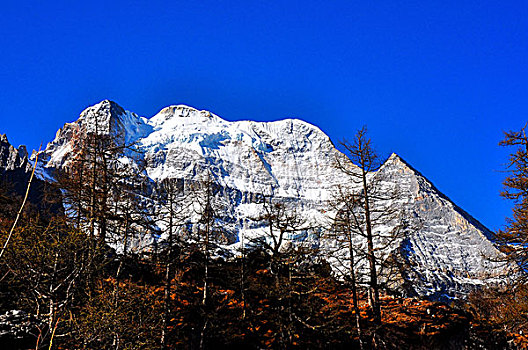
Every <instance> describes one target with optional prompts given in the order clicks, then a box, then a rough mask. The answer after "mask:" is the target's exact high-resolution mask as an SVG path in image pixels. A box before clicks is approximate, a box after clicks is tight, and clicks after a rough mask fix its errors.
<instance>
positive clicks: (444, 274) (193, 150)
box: [11, 100, 504, 299]
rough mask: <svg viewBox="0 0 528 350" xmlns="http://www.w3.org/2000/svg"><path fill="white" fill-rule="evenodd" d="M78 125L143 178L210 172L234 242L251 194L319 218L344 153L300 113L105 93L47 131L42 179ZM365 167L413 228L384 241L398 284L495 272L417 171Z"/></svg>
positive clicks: (467, 220) (451, 287)
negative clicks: (250, 113)
mask: <svg viewBox="0 0 528 350" xmlns="http://www.w3.org/2000/svg"><path fill="white" fill-rule="evenodd" d="M96 121H97V122H96ZM87 131H90V132H95V133H98V134H104V135H111V136H112V137H114V138H115V139H116V140H117V141H118V143H121V144H128V145H134V148H135V149H136V152H132V151H129V152H128V153H126V154H125V155H124V156H123V158H122V159H121V160H120V161H121V163H122V164H127V166H134V167H136V168H137V169H138V172H140V169H144V170H143V171H142V175H143V176H144V177H145V178H146V179H148V181H147V182H148V183H150V184H151V185H153V184H155V183H159V182H160V181H162V180H163V179H166V178H172V179H179V180H181V181H182V183H187V182H192V181H195V180H196V179H201V178H205V177H209V178H211V179H212V180H214V181H215V182H216V183H217V184H218V185H220V186H221V187H222V188H223V191H221V196H222V197H223V200H224V201H226V202H227V203H228V208H227V209H226V211H227V214H226V216H229V217H230V220H227V219H226V223H227V222H228V221H229V222H228V223H229V227H230V230H231V232H232V235H233V236H232V239H230V240H229V242H231V243H233V242H236V243H237V244H240V238H241V235H242V234H244V235H245V236H246V237H255V236H258V235H262V232H263V230H265V227H263V226H262V224H259V223H257V222H255V221H254V220H253V219H254V218H255V217H257V216H258V215H259V214H260V213H261V211H262V208H261V207H260V206H259V205H258V204H257V203H256V198H258V197H262V196H263V195H264V196H273V197H274V198H275V200H278V201H281V202H283V203H288V204H291V205H294V206H295V207H296V208H297V212H298V214H299V215H301V216H302V217H304V218H306V219H307V220H308V221H309V222H311V223H324V222H328V216H329V215H331V213H330V214H329V213H328V212H326V210H327V208H328V206H327V201H328V200H329V199H331V198H332V193H333V191H334V188H335V186H336V185H338V184H340V183H343V182H345V181H347V180H346V178H345V177H343V176H342V175H340V174H339V172H337V171H336V169H335V167H334V166H333V164H334V162H335V160H336V157H340V158H341V159H343V158H342V157H344V155H343V154H341V153H340V152H339V151H338V150H337V149H336V148H335V147H334V145H333V144H332V142H331V141H330V139H329V138H328V136H327V135H325V134H324V133H323V132H322V131H321V130H320V129H318V128H317V127H315V126H313V125H310V124H308V123H306V122H303V121H301V120H293V119H286V120H281V121H276V122H267V123H263V122H254V121H236V122H230V121H226V120H223V119H221V118H220V117H218V116H216V115H214V114H212V113H210V112H208V111H199V110H196V109H194V108H191V107H188V106H184V105H177V106H170V107H166V108H164V109H162V110H161V111H160V112H159V113H158V114H156V115H155V116H153V117H152V118H150V119H147V118H144V117H140V116H138V115H137V114H135V113H132V112H129V111H125V110H124V109H123V108H121V107H120V106H118V105H117V104H116V103H114V102H111V101H108V100H105V101H102V102H101V103H99V104H97V105H95V106H92V107H89V108H87V109H86V110H85V111H83V112H82V113H81V116H80V118H79V119H78V120H77V121H75V122H73V123H68V124H65V126H64V127H63V128H62V129H61V130H59V131H58V132H57V136H56V138H55V140H53V141H52V142H51V143H49V144H48V146H47V147H46V149H45V150H44V152H43V156H42V157H41V162H40V164H39V172H38V174H39V176H40V177H41V178H42V179H52V178H53V175H54V171H55V170H56V169H60V168H67V167H68V164H69V163H70V161H71V159H72V157H73V146H72V140H73V139H74V137H75V135H76V134H78V133H86V132H87ZM11 162H13V161H11ZM14 162H16V160H15V161H14ZM140 164H142V165H140ZM349 166H350V169H351V170H352V171H354V169H355V166H354V165H353V164H351V163H349ZM371 176H377V177H381V178H382V179H383V181H385V182H386V184H387V186H389V187H395V188H396V187H397V188H398V190H399V192H400V193H401V194H402V195H401V196H400V198H399V199H398V200H397V201H395V202H394V203H392V204H391V205H394V206H395V207H397V208H401V209H402V210H405V212H406V213H407V214H409V215H410V217H409V220H411V221H412V225H411V227H414V228H415V230H413V231H410V232H407V235H406V236H405V237H403V238H402V239H400V240H398V242H397V243H396V244H395V245H394V246H392V247H391V248H390V250H391V251H390V252H397V253H398V254H399V255H400V256H401V257H402V258H403V260H404V262H405V265H406V266H407V267H406V269H405V274H406V277H407V279H412V280H413V283H412V287H408V288H406V291H405V292H406V293H407V294H415V295H427V296H431V297H433V298H437V299H438V298H446V297H448V298H449V297H456V296H460V295H463V294H464V293H466V292H467V291H468V290H470V289H471V288H473V287H474V286H476V285H479V284H482V283H486V281H488V280H491V281H498V280H500V277H499V275H500V274H501V273H504V266H503V264H501V263H499V262H494V261H493V260H496V259H497V258H498V257H500V253H499V252H498V250H497V249H496V248H495V247H494V246H493V244H492V243H491V241H490V237H491V234H490V232H489V231H488V230H487V229H486V228H485V227H484V226H483V225H481V224H480V223H479V222H478V221H477V220H475V219H474V218H472V217H471V216H470V215H468V214H467V213H465V212H464V211H463V210H462V209H460V208H458V207H457V206H456V205H454V204H453V203H452V202H451V201H450V200H449V199H448V198H447V197H446V196H444V195H443V194H442V193H440V192H439V191H438V190H437V189H436V188H435V187H434V186H433V185H432V184H431V183H430V182H429V181H428V180H427V179H426V178H425V177H424V176H422V175H421V174H420V173H419V172H417V171H416V170H414V169H413V168H412V167H411V166H409V165H408V164H407V163H405V162H404V161H403V160H402V159H401V158H399V157H398V156H396V155H393V156H391V157H390V158H389V160H388V161H387V162H386V163H385V164H384V166H382V168H381V169H380V170H379V171H378V173H376V174H371ZM151 193H152V187H151V188H150V189H146V190H145V196H146V197H148V196H149V195H150V196H151ZM152 200H153V201H154V203H155V202H156V199H155V198H152ZM154 205H156V204H154ZM160 225H162V224H160ZM377 229H378V230H390V229H391V227H388V226H387V227H379V228H377ZM303 237H304V236H303ZM237 244H232V245H231V247H236V246H237ZM390 252H389V253H390Z"/></svg>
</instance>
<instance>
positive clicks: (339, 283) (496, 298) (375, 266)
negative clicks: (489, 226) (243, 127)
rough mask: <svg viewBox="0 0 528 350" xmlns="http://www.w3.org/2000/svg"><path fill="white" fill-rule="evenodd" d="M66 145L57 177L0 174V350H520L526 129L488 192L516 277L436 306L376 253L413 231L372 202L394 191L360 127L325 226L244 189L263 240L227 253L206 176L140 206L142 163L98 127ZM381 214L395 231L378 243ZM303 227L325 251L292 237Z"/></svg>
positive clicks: (527, 199)
mask: <svg viewBox="0 0 528 350" xmlns="http://www.w3.org/2000/svg"><path fill="white" fill-rule="evenodd" d="M72 142H73V149H74V155H75V156H74V157H73V159H72V161H71V163H70V164H69V166H68V167H67V168H65V169H64V170H63V171H61V172H59V173H57V174H56V179H57V181H56V182H54V183H45V184H43V183H39V182H37V180H36V179H35V176H34V171H35V169H33V173H31V172H28V173H26V176H25V178H24V184H23V186H21V184H20V183H16V184H14V183H13V182H12V179H11V178H9V177H5V176H4V177H3V178H1V179H0V180H1V185H0V246H1V247H2V248H1V251H0V315H1V316H0V343H1V346H2V348H10V349H116V350H117V349H218V348H244V349H262V348H273V349H291V348H299V349H320V348H331V349H340V348H352V349H476V348H479V349H516V348H528V339H527V338H526V336H525V335H526V332H528V288H527V285H526V283H527V281H526V273H525V271H526V264H527V262H528V247H527V246H526V240H527V238H528V173H527V172H526V169H527V168H528V167H527V166H528V138H527V137H526V134H525V131H524V129H521V130H520V131H512V132H507V133H505V137H504V140H503V141H502V142H501V144H500V145H501V146H504V147H508V148H509V149H511V150H512V152H511V158H510V162H509V164H508V165H507V169H506V170H507V171H508V177H507V178H506V180H505V182H504V192H503V193H502V196H504V197H505V198H508V199H511V200H512V202H513V203H514V208H513V215H512V217H511V218H509V219H508V220H507V225H506V226H505V228H504V229H503V230H501V231H499V232H496V237H495V244H496V245H497V246H499V247H500V249H501V251H503V252H504V253H505V259H507V260H508V262H509V263H511V264H515V266H517V267H518V274H517V275H516V277H515V279H513V280H511V281H510V282H509V283H503V284H500V285H496V286H486V287H483V288H481V289H476V290H474V291H473V292H472V293H471V294H469V296H468V297H467V299H465V300H464V299H460V300H453V301H451V302H450V303H445V302H444V303H442V302H439V301H431V300H427V299H423V298H419V297H417V296H412V295H408V293H405V291H406V289H405V284H409V283H411V284H412V283H413V281H412V280H408V279H406V266H405V264H404V262H403V261H402V259H401V257H399V256H397V255H396V254H392V255H390V256H388V257H387V256H386V254H385V251H386V249H388V248H387V247H388V246H390V244H391V242H393V241H395V240H397V239H400V238H401V237H402V235H405V234H408V232H410V231H412V230H413V229H416V228H415V227H413V226H412V224H409V222H408V220H407V218H406V217H405V215H401V213H400V214H399V215H396V213H395V212H394V209H391V208H385V207H384V206H379V205H377V204H376V203H383V202H386V201H390V200H397V198H398V195H399V194H398V192H397V191H396V190H394V191H392V190H391V191H387V189H386V187H384V184H383V183H376V182H375V181H371V180H370V179H369V177H368V174H369V173H370V172H372V171H376V170H377V169H378V168H379V167H380V165H381V164H382V159H381V158H380V157H379V156H378V155H377V153H376V152H375V150H374V147H373V145H372V142H371V140H370V139H369V137H368V134H367V130H366V128H363V129H361V130H359V131H358V132H357V133H356V135H355V136H354V137H353V139H352V140H351V141H350V142H347V141H344V142H343V143H342V147H343V149H344V150H345V151H346V156H347V157H348V159H350V161H352V162H353V163H354V164H355V165H356V166H357V167H358V169H359V170H360V171H352V170H350V168H348V167H347V166H346V164H345V163H343V161H339V160H336V164H335V167H336V171H342V172H343V173H344V174H346V176H348V178H349V180H350V182H351V183H354V184H356V187H355V188H357V187H358V186H359V188H360V190H359V191H357V190H354V191H352V190H350V188H349V187H347V186H339V187H338V188H337V190H336V193H335V198H334V199H333V200H332V201H330V202H329V203H328V205H329V208H328V209H329V210H331V209H332V208H333V209H335V211H336V212H337V213H338V215H336V216H335V218H334V220H333V221H332V222H330V223H321V224H320V225H318V227H312V226H311V225H312V224H308V223H307V221H306V218H303V217H301V216H300V215H298V214H297V212H296V208H295V204H294V203H293V204H292V203H284V202H281V201H278V200H276V199H275V198H273V197H269V196H265V195H261V196H257V197H256V198H255V203H256V204H258V205H259V206H260V207H261V208H262V210H261V214H259V217H256V218H254V221H255V222H258V223H260V225H261V226H262V227H264V228H265V231H264V232H265V234H264V235H263V236H260V237H256V238H255V237H239V239H240V240H241V242H240V243H241V244H240V245H239V247H240V248H239V249H238V250H237V251H235V252H233V251H226V249H225V246H226V244H228V243H233V233H232V232H229V225H227V224H226V223H229V222H230V220H234V218H230V217H229V215H227V214H226V213H228V210H227V209H226V204H225V203H223V202H222V191H223V190H224V189H223V188H222V187H221V186H219V185H218V184H217V183H216V182H215V181H214V179H213V178H212V177H205V178H200V179H196V180H195V181H192V182H183V181H180V180H174V179H173V180H170V179H167V180H166V181H162V182H160V183H157V184H156V185H155V187H154V188H152V189H150V191H152V195H153V197H154V198H156V199H157V201H158V203H161V204H160V205H158V206H155V207H154V206H152V203H151V201H150V200H149V199H148V198H145V197H144V196H141V195H139V193H140V192H141V191H139V190H140V189H141V188H143V187H145V186H147V184H145V182H144V181H145V180H144V179H142V178H141V177H139V176H138V174H139V173H140V172H139V171H138V170H137V169H134V168H131V167H127V166H124V165H123V164H122V163H120V162H119V161H118V159H119V158H120V155H121V154H122V153H123V152H125V151H130V145H120V144H117V143H116V142H115V139H114V138H112V137H109V136H105V135H101V134H99V133H97V132H94V133H79V134H78V135H75V136H74V138H73V141H72ZM37 189H38V191H37ZM61 203H62V204H61ZM380 207H381V208H383V210H380V209H379V208H380ZM153 208H154V209H153ZM374 208H376V209H374ZM160 222H162V224H161V225H160V224H159V223H160ZM388 222H390V223H391V225H392V227H393V229H392V230H391V231H390V232H388V233H384V236H383V237H377V235H379V233H377V232H378V231H376V230H375V228H376V226H379V225H386V224H387V223H388ZM307 232H309V235H311V236H316V237H317V239H318V240H323V239H324V240H330V241H332V242H334V244H333V245H332V247H333V248H332V249H334V250H333V251H330V252H329V251H326V252H325V254H321V251H320V250H321V246H320V245H317V244H314V240H310V239H306V240H294V239H292V237H295V236H297V235H306V234H307ZM244 240H245V241H244ZM358 241H361V242H362V244H361V245H360V246H359V247H358V245H357V244H354V242H358ZM379 242H383V244H379ZM325 249H328V248H325ZM343 251H344V252H346V254H341V252H343ZM327 256H332V257H334V259H335V260H337V262H338V263H339V264H340V266H342V268H341V269H339V271H337V272H336V270H335V269H333V268H332V264H331V263H330V262H329V261H328V260H327V259H325V257H327ZM382 256H384V258H381V257H382ZM334 263H335V262H334Z"/></svg>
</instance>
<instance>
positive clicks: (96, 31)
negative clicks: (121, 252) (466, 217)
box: [0, 0, 528, 229]
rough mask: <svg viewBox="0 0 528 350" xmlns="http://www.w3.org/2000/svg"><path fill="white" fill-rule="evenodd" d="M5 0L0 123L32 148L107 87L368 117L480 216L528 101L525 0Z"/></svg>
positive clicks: (129, 104) (496, 201)
mask: <svg viewBox="0 0 528 350" xmlns="http://www.w3.org/2000/svg"><path fill="white" fill-rule="evenodd" d="M71 3H72V2H71V1H68V2H61V1H41V2H36V1H35V2H26V1H2V4H1V11H0V84H1V86H0V87H1V90H0V133H7V135H8V137H9V139H10V141H11V142H12V143H14V144H15V145H18V144H28V146H29V147H30V148H36V147H38V144H39V143H40V142H41V141H42V142H44V143H46V142H49V141H51V139H52V138H53V136H54V134H55V132H56V130H57V129H58V128H59V127H61V126H62V125H63V124H64V123H65V122H69V121H72V120H74V119H76V118H77V116H78V114H79V113H80V111H81V110H82V109H84V108H85V107H87V106H88V105H91V104H94V103H96V102H99V101H100V100H102V99H105V98H109V99H112V100H114V101H116V102H118V103H119V104H121V105H122V106H123V107H125V108H126V109H129V110H132V111H134V112H136V113H138V114H140V115H144V116H152V115H153V114H155V113H156V112H157V111H158V110H160V109H161V108H162V107H164V106H167V105H170V104H178V103H184V104H188V105H191V106H194V107H197V108H200V109H208V110H211V111H213V112H214V113H216V114H218V115H220V116H222V117H224V118H225V119H229V120H237V119H255V120H275V119H281V118H285V117H296V118H301V119H304V120H306V121H308V122H311V123H313V124H315V125H317V126H319V127H320V128H321V129H323V130H324V131H325V132H326V133H328V134H329V135H330V137H331V138H332V139H333V140H334V141H335V142H336V143H337V141H338V140H340V139H342V138H345V137H350V136H352V135H353V134H354V132H355V131H356V130H357V129H358V128H360V127H361V126H362V125H364V124H367V125H368V127H369V129H370V134H371V137H372V138H373V140H374V142H375V143H376V144H377V146H378V149H379V151H381V152H382V153H384V154H388V153H389V152H392V151H394V152H396V153H398V154H400V155H401V156H402V157H403V158H404V159H406V160H407V161H408V162H409V163H411V164H412V165H413V166H414V167H415V168H417V169H418V170H420V171H421V172H422V173H423V174H424V175H426V176H427V177H428V178H429V179H430V180H432V181H433V183H434V184H435V185H436V186H437V187H438V188H439V189H440V190H441V191H443V192H444V193H445V194H447V195H448V196H449V197H450V198H451V199H453V200H454V201H455V203H457V204H458V205H460V206H461V207H462V208H464V209H465V210H466V211H468V212H469V213H470V214H472V215H473V216H475V217H476V218H477V219H479V220H480V221H481V222H483V223H484V224H485V225H487V226H488V227H489V228H491V229H497V228H499V227H500V226H501V225H502V224H503V223H504V217H505V216H507V215H509V213H510V207H511V203H509V202H507V201H505V200H502V199H501V198H500V197H499V191H500V188H501V180H502V178H503V176H504V174H503V173H500V172H499V170H501V169H502V164H503V163H504V162H506V160H507V152H506V150H503V149H500V148H499V147H498V146H497V143H498V142H499V141H500V139H501V138H502V131H503V130H508V129H518V128H520V127H522V126H523V125H524V124H525V122H526V121H527V116H528V114H527V111H528V98H527V94H528V86H527V83H528V79H527V78H528V74H527V73H528V64H527V63H528V4H527V3H526V1H501V2H498V1H483V0H480V1H445V0H443V1H405V2H402V1H350V0H348V1H309V0H304V1H295V2H294V1H255V2H253V1H221V0H215V1H209V0H200V1H188V2H179V1H166V2H162V1H154V0H151V1H145V2H137V1H83V2H77V3H78V4H76V5H72V4H71Z"/></svg>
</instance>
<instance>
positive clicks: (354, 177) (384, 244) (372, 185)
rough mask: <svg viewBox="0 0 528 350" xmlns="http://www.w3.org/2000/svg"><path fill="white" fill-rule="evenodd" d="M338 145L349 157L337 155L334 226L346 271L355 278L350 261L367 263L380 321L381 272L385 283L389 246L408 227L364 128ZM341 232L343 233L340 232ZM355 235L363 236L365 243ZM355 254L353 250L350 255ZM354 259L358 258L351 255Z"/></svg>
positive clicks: (374, 307) (389, 263) (394, 189)
mask: <svg viewBox="0 0 528 350" xmlns="http://www.w3.org/2000/svg"><path fill="white" fill-rule="evenodd" d="M341 146H342V147H343V149H344V150H345V155H346V156H347V157H348V159H349V160H350V161H352V163H353V164H355V165H356V166H355V167H354V166H351V164H350V162H349V160H348V159H343V158H337V159H336V167H337V168H338V169H339V170H340V171H341V172H342V173H343V174H344V175H345V178H346V179H347V180H348V183H346V184H345V185H344V186H341V187H338V190H337V192H338V196H337V198H338V202H341V203H340V204H339V203H338V204H337V205H338V206H339V209H338V210H337V216H336V223H335V224H336V226H335V227H337V228H339V230H341V231H343V230H344V232H341V234H340V236H341V237H343V238H344V243H345V244H346V247H347V250H348V254H349V258H348V259H349V262H350V266H349V269H348V270H349V272H350V273H351V274H354V275H355V277H354V280H356V282H359V279H358V278H357V273H355V272H354V271H353V269H354V267H353V265H354V264H356V263H358V262H359V260H360V259H361V258H362V257H365V259H366V262H367V264H368V299H369V305H370V308H371V310H372V313H373V315H374V320H375V321H376V322H377V323H379V322H381V308H380V286H381V282H380V276H382V278H383V279H384V280H385V284H388V280H389V278H390V273H388V270H392V269H393V266H392V265H393V263H392V261H391V259H388V258H387V256H390V255H391V254H389V253H390V251H391V249H394V244H395V242H396V241H397V240H399V239H401V238H402V236H403V235H404V234H405V232H406V230H407V228H408V225H407V222H406V218H405V216H406V215H405V209H404V207H403V206H401V207H399V206H398V205H396V204H397V203H398V200H399V199H400V196H401V195H400V193H399V191H398V188H397V187H396V186H395V185H394V184H389V183H387V181H386V179H384V178H383V176H382V172H381V171H378V170H380V167H381V165H382V161H381V158H380V156H379V155H378V154H377V153H376V151H375V150H374V148H373V146H372V141H371V140H370V138H368V136H367V128H366V127H363V128H362V129H360V130H359V131H358V132H357V133H356V135H355V136H354V139H353V141H352V142H348V141H343V142H342V143H341ZM343 233H344V235H343ZM358 238H361V239H363V240H364V245H363V243H361V242H360V241H358ZM354 253H355V254H354ZM356 258H357V259H356Z"/></svg>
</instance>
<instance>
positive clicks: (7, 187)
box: [0, 134, 62, 221]
mask: <svg viewBox="0 0 528 350" xmlns="http://www.w3.org/2000/svg"><path fill="white" fill-rule="evenodd" d="M32 170H33V166H32V164H31V163H30V162H29V159H28V153H27V150H26V147H25V146H20V147H18V149H17V148H15V147H13V146H12V145H11V144H10V143H9V141H8V139H7V136H6V135H5V134H4V135H2V134H0V190H1V192H0V195H3V196H0V198H2V200H0V216H4V217H6V218H13V217H14V216H13V215H14V210H16V209H18V206H19V205H20V203H19V202H21V198H22V197H23V196H24V194H25V192H26V189H27V185H28V182H29V178H30V176H31V171H32ZM28 201H29V204H28V207H29V206H33V207H34V208H39V209H45V210H46V211H47V212H48V213H60V212H61V211H62V205H61V204H60V194H59V193H58V191H57V190H55V189H52V188H50V186H49V183H47V182H46V181H43V180H41V179H38V178H34V179H33V182H32V184H31V187H30V191H29V195H28ZM15 207H16V209H15ZM43 215H44V214H43ZM1 220H2V219H1V218H0V221H1Z"/></svg>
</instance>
